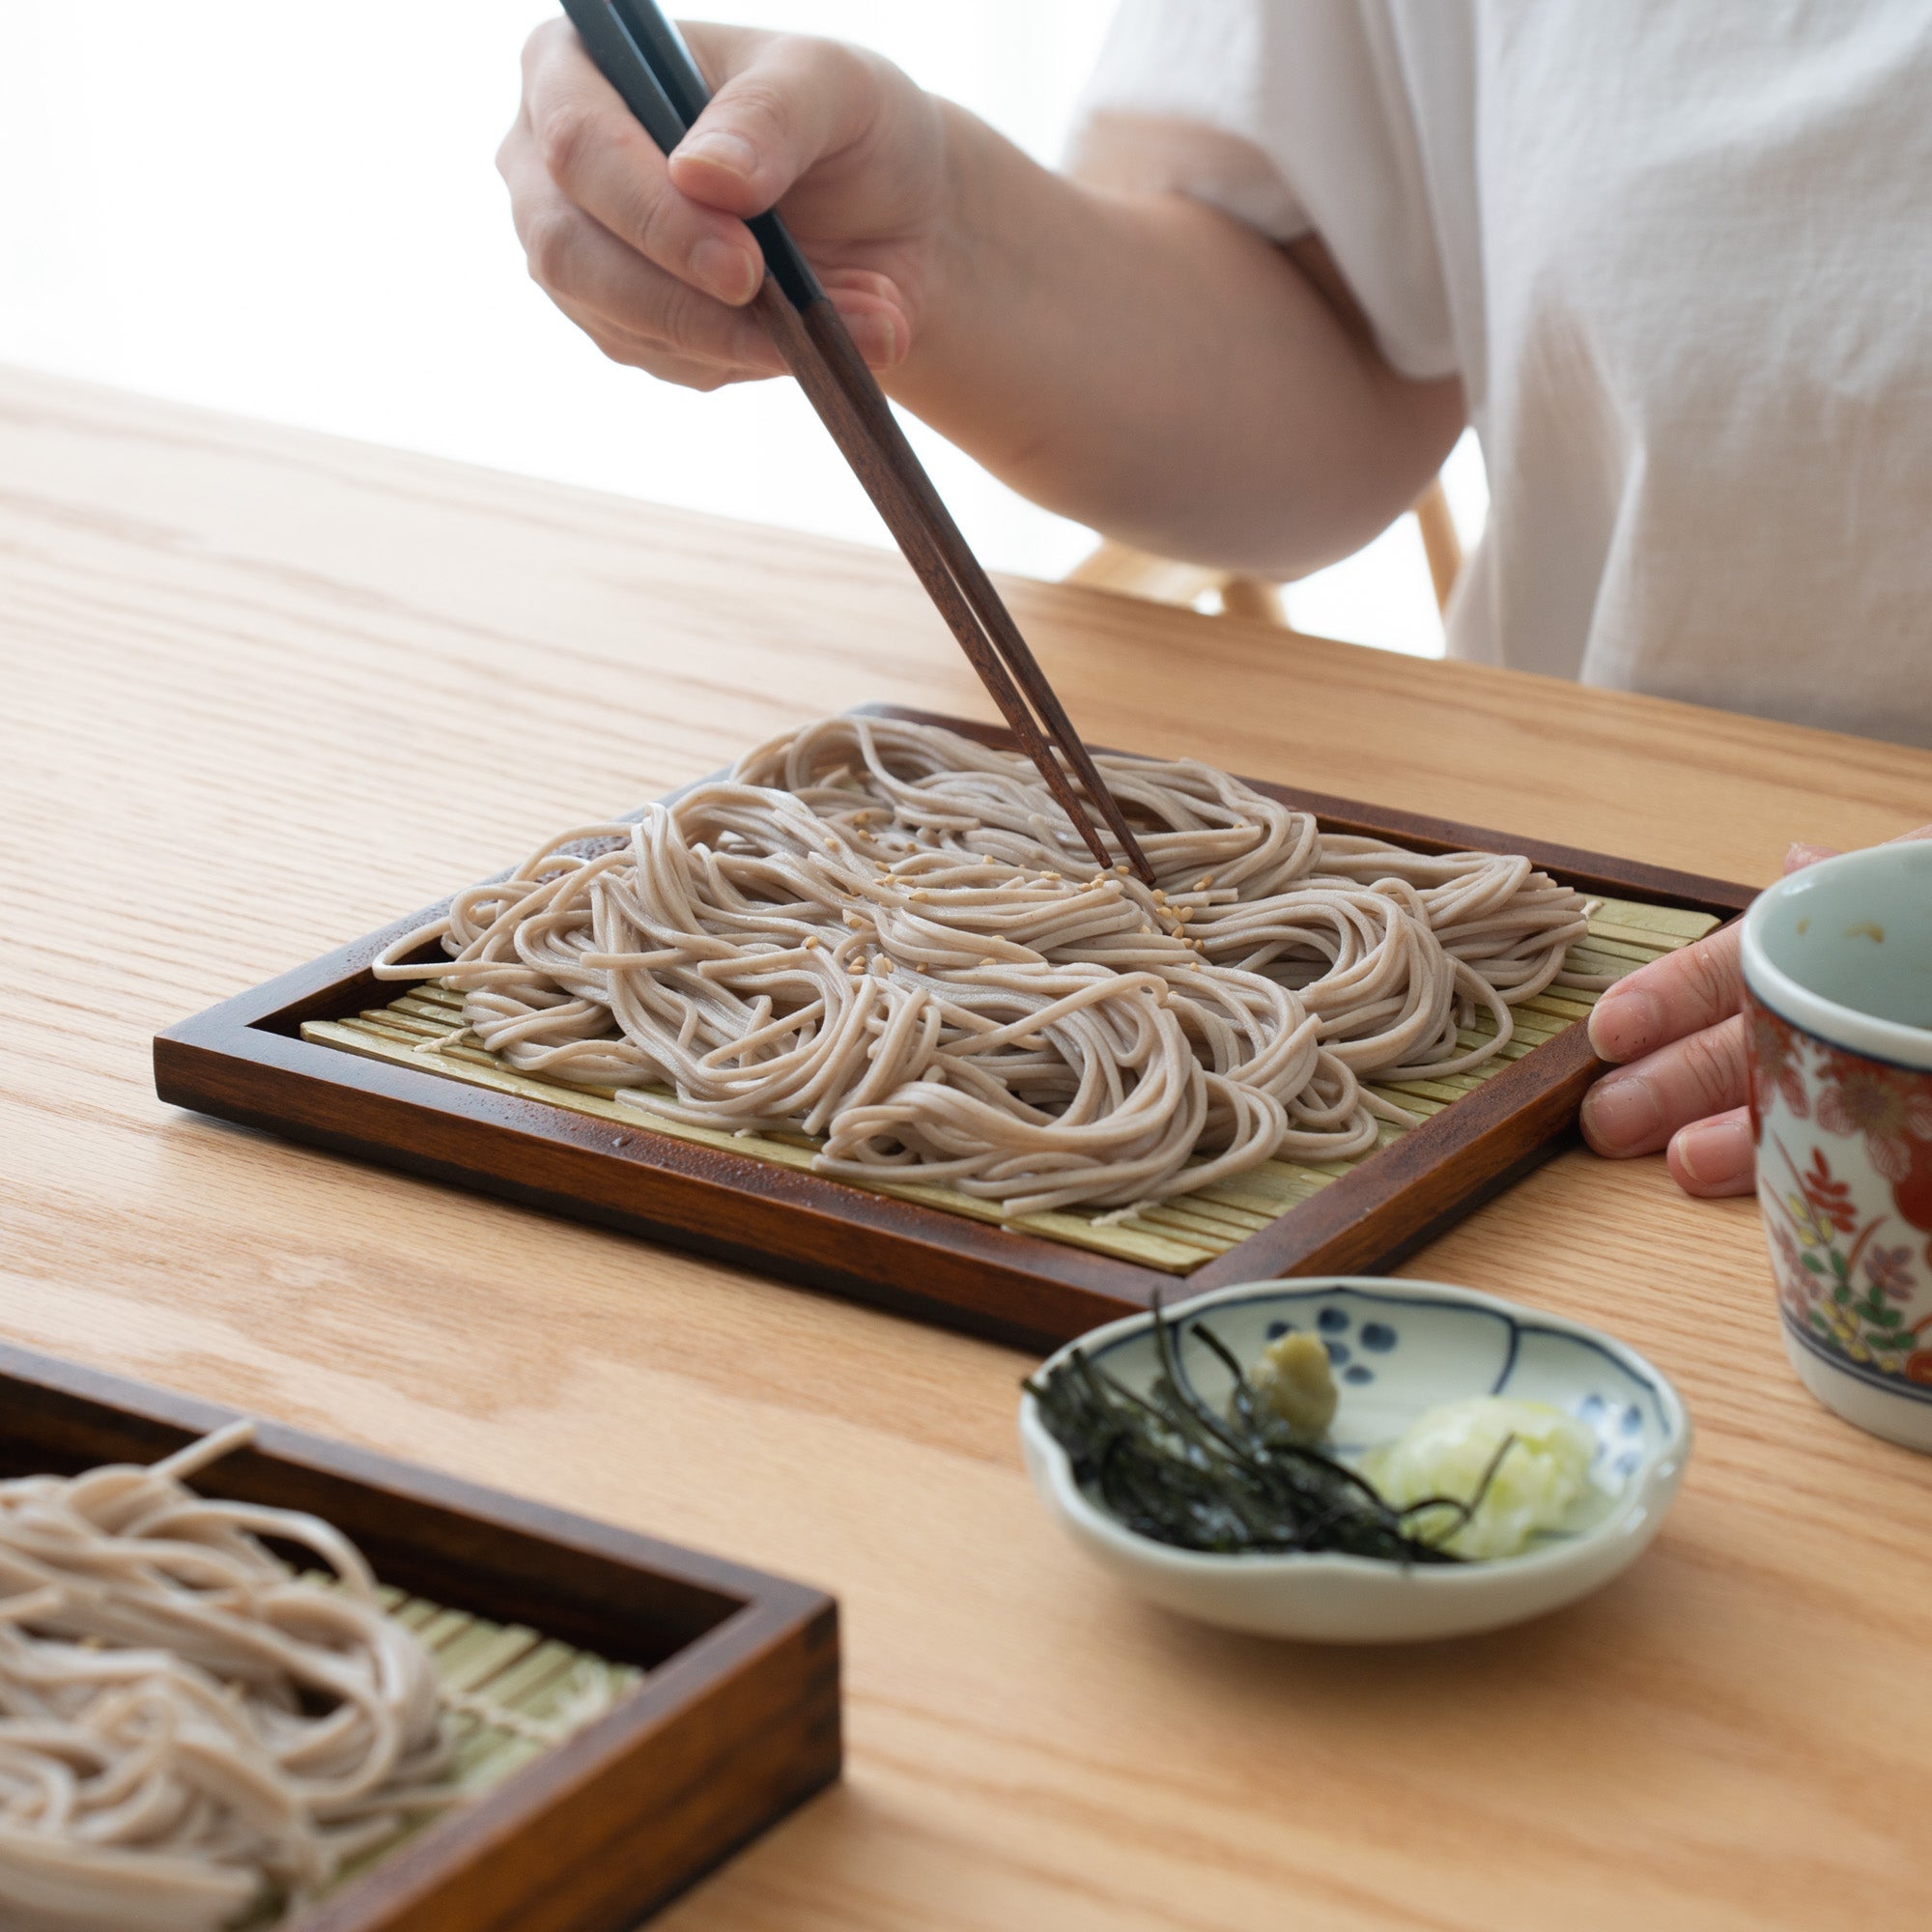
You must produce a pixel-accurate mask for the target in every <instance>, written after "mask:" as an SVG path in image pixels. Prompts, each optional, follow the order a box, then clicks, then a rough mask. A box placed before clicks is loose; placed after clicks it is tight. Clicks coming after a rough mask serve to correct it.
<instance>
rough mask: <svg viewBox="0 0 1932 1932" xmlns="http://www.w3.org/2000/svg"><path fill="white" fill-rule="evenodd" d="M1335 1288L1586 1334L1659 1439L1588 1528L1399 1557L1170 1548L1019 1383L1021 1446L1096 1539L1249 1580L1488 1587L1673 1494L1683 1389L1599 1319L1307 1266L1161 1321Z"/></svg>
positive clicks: (1641, 1516) (1101, 1340) (1601, 1540)
mask: <svg viewBox="0 0 1932 1932" xmlns="http://www.w3.org/2000/svg"><path fill="white" fill-rule="evenodd" d="M1337 1289H1347V1290H1350V1291H1351V1292H1353V1293H1362V1294H1369V1295H1374V1296H1378V1297H1380V1298H1383V1299H1403V1298H1407V1299H1411V1300H1419V1301H1433V1302H1447V1303H1453V1304H1456V1305H1459V1306H1463V1307H1468V1308H1475V1309H1481V1310H1484V1311H1486V1312H1488V1313H1490V1314H1493V1315H1498V1316H1501V1317H1503V1318H1504V1319H1506V1320H1508V1321H1511V1322H1512V1323H1514V1324H1515V1325H1517V1326H1518V1327H1521V1328H1532V1329H1534V1328H1540V1329H1543V1330H1545V1331H1547V1332H1552V1333H1557V1334H1563V1335H1569V1336H1573V1337H1576V1338H1577V1339H1578V1340H1581V1341H1585V1342H1589V1343H1592V1344H1594V1345H1595V1346H1596V1347H1598V1348H1600V1349H1602V1350H1604V1351H1605V1353H1607V1354H1608V1355H1609V1356H1610V1357H1611V1358H1612V1359H1613V1360H1615V1361H1616V1362H1617V1363H1618V1364H1619V1365H1620V1366H1621V1367H1623V1368H1625V1369H1626V1370H1628V1371H1630V1372H1631V1373H1633V1374H1634V1375H1635V1376H1636V1377H1637V1378H1639V1379H1640V1380H1643V1381H1645V1382H1647V1383H1649V1384H1650V1386H1651V1388H1652V1390H1653V1392H1654V1394H1655V1395H1656V1397H1657V1405H1658V1410H1659V1413H1660V1415H1661V1416H1662V1420H1663V1424H1664V1430H1665V1436H1664V1440H1663V1441H1662V1442H1661V1443H1660V1444H1659V1445H1658V1446H1657V1447H1656V1448H1655V1449H1653V1450H1650V1451H1649V1452H1647V1453H1646V1455H1645V1457H1644V1460H1643V1462H1642V1463H1641V1464H1640V1465H1639V1466H1638V1468H1637V1469H1636V1470H1635V1471H1634V1472H1633V1476H1632V1479H1631V1484H1630V1488H1629V1491H1628V1492H1627V1493H1626V1494H1625V1495H1624V1496H1623V1497H1622V1498H1621V1499H1620V1500H1619V1501H1618V1502H1617V1503H1616V1504H1615V1506H1614V1507H1613V1508H1612V1509H1611V1510H1610V1511H1609V1513H1608V1514H1607V1515H1605V1517H1604V1518H1603V1519H1602V1520H1600V1521H1598V1522H1595V1523H1592V1524H1591V1525H1590V1526H1589V1527H1588V1528H1587V1529H1583V1530H1579V1531H1577V1533H1576V1534H1575V1535H1571V1536H1566V1537H1564V1538H1562V1539H1561V1540H1560V1541H1557V1542H1552V1543H1550V1544H1548V1546H1546V1547H1544V1548H1538V1549H1532V1550H1527V1551H1525V1552H1524V1553H1522V1554H1521V1555H1519V1556H1510V1557H1501V1558H1495V1559H1492V1560H1489V1561H1485V1562H1471V1563H1457V1564H1439V1565H1438V1564H1414V1565H1406V1564H1401V1563H1394V1562H1390V1561H1387V1560H1386V1559H1383V1558H1380V1557H1374V1556H1351V1555H1348V1554H1344V1553H1341V1552H1338V1551H1333V1550H1323V1551H1319V1552H1312V1553H1303V1552H1299V1551H1285V1552H1282V1553H1280V1554H1272V1555H1236V1554H1229V1555H1222V1554H1219V1553H1217V1552H1214V1551H1210V1550H1202V1549H1179V1548H1175V1547H1174V1546H1173V1545H1172V1544H1166V1543H1157V1542H1155V1541H1154V1539H1153V1538H1151V1537H1147V1536H1142V1535H1141V1534H1140V1533H1139V1532H1138V1531H1137V1530H1132V1529H1129V1528H1128V1527H1127V1526H1126V1524H1124V1523H1123V1522H1122V1521H1120V1520H1118V1519H1117V1518H1115V1517H1113V1516H1111V1515H1110V1514H1109V1513H1108V1512H1107V1511H1105V1510H1104V1509H1102V1508H1100V1506H1099V1505H1098V1504H1096V1503H1095V1502H1094V1501H1093V1500H1092V1499H1091V1498H1090V1497H1089V1496H1088V1495H1087V1494H1086V1492H1084V1491H1083V1490H1082V1489H1081V1487H1080V1485H1079V1483H1078V1482H1077V1481H1076V1480H1075V1479H1074V1475H1073V1464H1072V1461H1071V1459H1070V1458H1069V1457H1068V1456H1067V1454H1066V1451H1065V1449H1063V1448H1062V1447H1061V1445H1060V1444H1059V1442H1057V1441H1056V1440H1055V1439H1054V1437H1053V1435H1052V1434H1051V1433H1050V1432H1049V1431H1048V1429H1047V1427H1046V1425H1045V1424H1044V1423H1043V1422H1042V1421H1041V1420H1040V1418H1039V1412H1038V1404H1037V1401H1036V1400H1035V1398H1034V1396H1033V1394H1032V1392H1031V1391H1030V1390H1026V1389H1022V1390H1021V1393H1020V1409H1019V1424H1020V1434H1021V1436H1022V1438H1023V1439H1024V1440H1025V1441H1026V1442H1027V1443H1028V1444H1029V1445H1030V1446H1032V1447H1033V1448H1035V1449H1036V1450H1037V1451H1038V1452H1039V1455H1040V1457H1041V1460H1042V1463H1043V1465H1044V1467H1045V1469H1046V1472H1047V1476H1048V1480H1049V1482H1050V1483H1051V1484H1052V1487H1053V1492H1054V1500H1055V1501H1056V1502H1057V1503H1058V1504H1059V1505H1060V1507H1061V1508H1062V1509H1063V1510H1065V1512H1066V1513H1067V1514H1068V1515H1069V1516H1071V1517H1073V1518H1074V1519H1075V1520H1078V1521H1079V1522H1080V1523H1081V1525H1082V1526H1083V1527H1084V1528H1086V1529H1088V1530H1090V1531H1091V1532H1092V1533H1094V1534H1095V1535H1096V1536H1098V1537H1100V1538H1101V1539H1102V1540H1103V1541H1104V1542H1106V1543H1107V1544H1108V1545H1109V1546H1110V1547H1112V1548H1115V1549H1117V1550H1119V1551H1120V1552H1121V1553H1122V1555H1124V1556H1127V1557H1129V1558H1130V1559H1131V1560H1132V1561H1134V1562H1137V1563H1151V1564H1153V1565H1155V1566H1157V1567H1160V1568H1165V1569H1168V1570H1171V1571H1174V1572H1178V1573H1180V1574H1183V1575H1186V1574H1192V1575H1214V1576H1235V1575H1238V1576H1242V1577H1256V1578H1262V1577H1306V1576H1311V1575H1316V1574H1324V1575H1348V1576H1355V1577H1373V1578H1375V1579H1376V1580H1377V1581H1378V1584H1380V1585H1382V1586H1384V1587H1394V1588H1405V1589H1411V1590H1414V1589H1422V1590H1430V1591H1435V1592H1447V1593H1454V1592H1458V1591H1462V1590H1476V1589H1485V1588H1488V1587H1490V1586H1491V1585H1492V1583H1493V1582H1494V1580H1495V1578H1497V1577H1500V1576H1505V1575H1507V1576H1509V1577H1538V1576H1544V1575H1547V1574H1548V1573H1549V1572H1550V1571H1553V1570H1560V1569H1563V1568H1565V1567H1566V1566H1568V1565H1570V1564H1572V1563H1576V1562H1578V1561H1580V1560H1583V1559H1584V1558H1585V1557H1586V1555H1587V1554H1588V1553H1589V1552H1590V1551H1592V1550H1593V1549H1595V1548H1598V1547H1599V1546H1601V1545H1603V1544H1605V1543H1609V1542H1613V1541H1615V1540H1616V1539H1617V1538H1618V1537H1619V1536H1628V1535H1632V1534H1634V1533H1636V1532H1637V1531H1639V1530H1640V1529H1642V1528H1643V1526H1644V1525H1645V1524H1646V1523H1647V1522H1648V1520H1649V1518H1650V1508H1651V1504H1652V1502H1653V1501H1654V1499H1655V1498H1657V1496H1658V1495H1659V1493H1660V1492H1662V1494H1663V1496H1664V1499H1665V1501H1666V1503H1667V1501H1668V1499H1669V1496H1670V1494H1671V1493H1672V1492H1674V1490H1675V1488H1676V1484H1677V1481H1678V1478H1679V1477H1680V1476H1681V1474H1682V1472H1683V1468H1684V1464H1685V1463H1686V1461H1687V1460H1688V1458H1689V1456H1690V1446H1691V1442H1692V1439H1693V1437H1694V1435H1695V1431H1694V1429H1693V1427H1692V1425H1691V1421H1690V1412H1689V1410H1688V1409H1687V1408H1686V1407H1685V1405H1684V1399H1683V1397H1682V1396H1680V1395H1679V1394H1678V1392H1677V1389H1676V1387H1675V1385H1674V1384H1673V1383H1672V1382H1671V1380H1670V1378H1669V1377H1668V1376H1666V1375H1665V1374H1664V1373H1663V1372H1662V1370H1661V1369H1660V1368H1658V1367H1657V1365H1656V1364H1655V1363H1653V1362H1651V1361H1650V1360H1649V1359H1648V1358H1647V1357H1645V1356H1643V1355H1641V1354H1639V1353H1638V1352H1637V1351H1636V1350H1634V1349H1633V1348H1632V1347H1630V1345H1629V1344H1628V1343H1626V1342H1620V1341H1618V1340H1617V1338H1616V1337H1615V1336H1614V1335H1608V1334H1605V1332H1604V1331H1603V1330H1602V1329H1601V1328H1593V1327H1591V1326H1590V1324H1589V1323H1588V1322H1586V1321H1572V1320H1571V1319H1570V1318H1569V1317H1568V1316H1563V1315H1552V1314H1548V1313H1547V1312H1545V1311H1544V1310H1542V1309H1533V1308H1527V1307H1525V1306H1524V1305H1523V1304H1522V1303H1520V1302H1516V1301H1508V1300H1505V1299H1504V1298H1503V1297H1502V1296H1501V1295H1495V1294H1487V1293H1484V1292H1483V1291H1482V1290H1481V1289H1474V1288H1461V1287H1458V1286H1457V1285H1456V1284H1454V1283H1452V1282H1436V1281H1412V1280H1409V1279H1408V1278H1407V1277H1406V1276H1386V1275H1306V1276H1293V1277H1289V1278H1286V1279H1281V1280H1274V1281H1248V1282H1233V1283H1230V1284H1229V1285H1228V1286H1226V1287H1224V1288H1215V1289H1209V1290H1208V1291H1206V1292H1205V1293H1201V1294H1196V1295H1190V1296H1189V1297H1188V1298H1187V1299H1186V1300H1185V1301H1177V1302H1174V1303H1172V1304H1167V1305H1164V1306H1163V1308H1162V1313H1163V1314H1164V1315H1166V1316H1167V1317H1168V1318H1169V1319H1170V1320H1175V1319H1191V1318H1192V1317H1193V1316H1195V1315H1196V1314H1198V1313H1199V1312H1201V1311H1202V1310H1204V1309H1207V1308H1211V1307H1213V1306H1215V1305H1216V1304H1218V1303H1222V1302H1229V1301H1234V1300H1237V1299H1247V1298H1253V1297H1255V1296H1258V1295H1261V1294H1265V1293H1273V1294H1277V1295H1280V1296H1282V1297H1284V1298H1293V1299H1297V1300H1307V1299H1310V1298H1312V1297H1314V1296H1317V1295H1321V1294H1325V1293H1333V1292H1334V1291H1335V1290H1337ZM1152 1325H1153V1315H1152V1312H1151V1311H1149V1312H1148V1313H1146V1314H1142V1315H1126V1316H1122V1318H1121V1319H1120V1320H1119V1321H1109V1322H1106V1323H1104V1324H1102V1325H1101V1326H1100V1327H1098V1328H1094V1329H1091V1330H1089V1332H1088V1333H1087V1334H1085V1335H1081V1336H1077V1337H1075V1339H1074V1340H1073V1341H1071V1342H1068V1343H1065V1345H1064V1346H1063V1347H1061V1348H1059V1349H1057V1350H1054V1352H1053V1353H1052V1354H1051V1355H1049V1356H1048V1357H1047V1358H1046V1360H1045V1361H1043V1362H1042V1363H1041V1364H1040V1365H1039V1367H1038V1368H1037V1370H1035V1372H1034V1373H1035V1375H1036V1376H1038V1375H1044V1374H1045V1373H1046V1372H1047V1371H1048V1370H1049V1369H1051V1368H1053V1367H1054V1366H1055V1365H1056V1364H1058V1363H1059V1362H1061V1361H1063V1360H1064V1359H1065V1357H1066V1356H1068V1355H1069V1354H1071V1353H1072V1352H1073V1350H1076V1349H1084V1350H1090V1351H1091V1350H1094V1349H1096V1348H1100V1347H1104V1346H1106V1345H1108V1344H1111V1343H1113V1342H1115V1341H1117V1340H1121V1339H1122V1338H1124V1337H1126V1336H1128V1335H1132V1334H1136V1333H1139V1332H1142V1331H1144V1330H1146V1329H1148V1328H1151V1326H1152ZM1470 1393H1479V1391H1470Z"/></svg>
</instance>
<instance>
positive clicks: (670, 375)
mask: <svg viewBox="0 0 1932 1932" xmlns="http://www.w3.org/2000/svg"><path fill="white" fill-rule="evenodd" d="M552 300H553V301H554V302H555V303H556V308H557V311H558V313H559V314H561V315H564V316H567V317H568V318H569V319H570V320H571V321H572V322H574V323H575V324H576V325H577V326H578V327H579V328H581V329H582V331H583V333H584V334H585V335H587V336H588V337H589V338H590V340H591V341H592V342H593V343H594V344H595V345H596V346H597V347H598V348H599V349H600V350H602V351H603V353H604V354H605V355H608V356H609V357H610V358H611V361H612V362H621V363H623V364H624V365H625V366H626V367H627V368H632V369H641V370H642V371H643V372H644V373H645V374H646V375H647V376H655V377H657V378H658V380H659V381H660V382H665V383H675V384H677V385H678V387H679V388H681V389H696V390H697V391H699V392H700V393H701V394H707V395H708V394H709V393H710V392H711V391H712V390H713V389H722V388H724V387H725V384H729V383H740V382H747V381H756V380H758V376H757V373H756V372H753V371H748V370H743V369H734V368H732V367H730V366H729V365H728V364H726V363H724V362H711V361H706V360H703V359H701V358H699V357H697V356H695V355H677V354H675V353H674V352H673V351H671V350H668V349H667V348H665V346H664V345H663V343H661V342H656V341H653V340H651V339H650V338H649V337H647V336H641V335H634V334H632V333H631V331H630V330H628V329H626V328H623V327H619V326H618V325H617V324H615V323H612V322H610V321H609V320H607V319H606V318H605V317H603V316H601V315H598V314H596V313H594V312H593V311H592V310H590V309H579V308H576V307H574V306H573V305H572V304H571V303H570V302H568V301H557V300H556V298H555V297H552Z"/></svg>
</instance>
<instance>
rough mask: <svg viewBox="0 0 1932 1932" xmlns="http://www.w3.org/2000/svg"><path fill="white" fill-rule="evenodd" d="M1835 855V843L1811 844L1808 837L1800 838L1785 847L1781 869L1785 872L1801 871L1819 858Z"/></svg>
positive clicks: (1836, 850)
mask: <svg viewBox="0 0 1932 1932" xmlns="http://www.w3.org/2000/svg"><path fill="white" fill-rule="evenodd" d="M1837 856H1838V848H1837V847H1836V846H1835V845H1813V844H1812V843H1811V842H1810V840H1809V839H1805V838H1800V839H1796V840H1794V841H1793V843H1792V844H1791V845H1789V846H1788V847H1786V849H1785V854H1784V867H1783V869H1784V870H1785V871H1786V872H1802V871H1803V870H1804V867H1806V866H1815V865H1816V864H1817V863H1818V861H1819V860H1820V859H1835V858H1836V857H1837Z"/></svg>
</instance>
